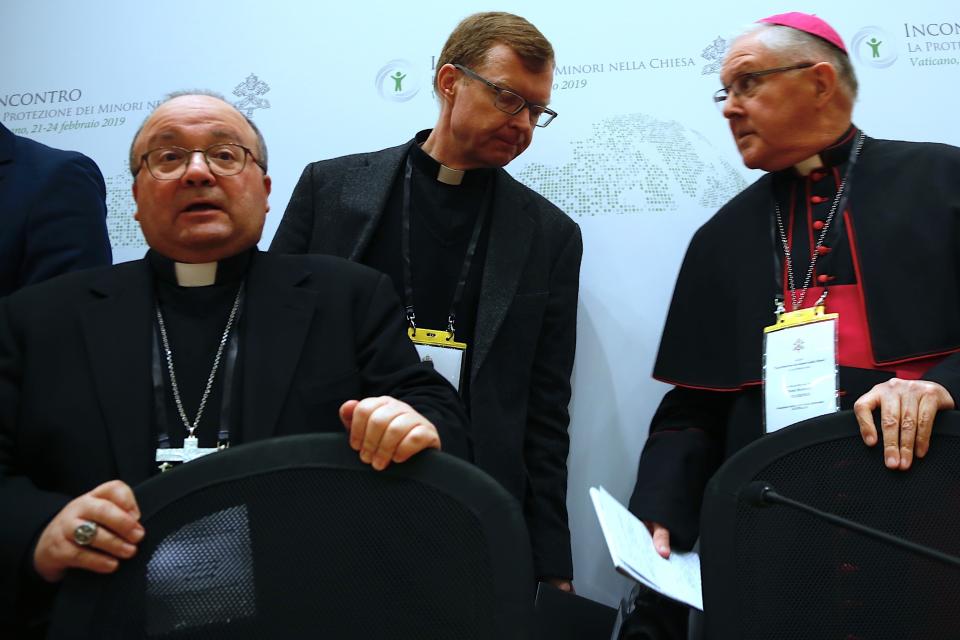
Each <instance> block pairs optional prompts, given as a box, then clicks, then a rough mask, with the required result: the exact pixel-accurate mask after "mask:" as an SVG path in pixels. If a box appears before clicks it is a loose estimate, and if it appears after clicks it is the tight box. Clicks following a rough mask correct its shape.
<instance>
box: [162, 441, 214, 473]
mask: <svg viewBox="0 0 960 640" xmlns="http://www.w3.org/2000/svg"><path fill="white" fill-rule="evenodd" d="M223 448H224V447H205V448H204V447H199V446H197V438H196V436H187V437H186V438H184V439H183V447H182V448H180V449H157V458H156V461H157V462H162V463H163V464H161V465H160V466H159V469H160V471H168V470H170V469H172V468H173V465H172V464H170V463H171V462H190V461H192V460H196V459H197V458H202V457H203V456H206V455H210V454H211V453H215V452H217V451H220V450H221V449H223Z"/></svg>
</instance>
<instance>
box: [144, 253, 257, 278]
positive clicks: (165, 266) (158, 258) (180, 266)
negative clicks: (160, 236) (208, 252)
mask: <svg viewBox="0 0 960 640" xmlns="http://www.w3.org/2000/svg"><path fill="white" fill-rule="evenodd" d="M254 251H255V249H248V250H247V251H244V252H242V253H238V254H237V255H235V256H230V257H229V258H224V259H223V260H220V261H219V262H209V263H204V264H187V263H183V262H175V261H173V260H171V259H170V258H168V257H166V256H164V255H161V254H160V253H158V252H156V251H154V250H153V249H150V250H149V251H147V262H148V263H149V265H150V267H151V268H152V269H153V272H154V273H155V274H156V275H157V278H159V279H160V280H163V281H164V282H167V283H170V284H175V285H178V286H181V287H203V286H209V285H212V284H226V283H232V282H240V281H241V280H242V279H243V278H244V276H245V275H246V273H247V269H248V268H249V266H250V259H251V257H252V256H253V253H254Z"/></svg>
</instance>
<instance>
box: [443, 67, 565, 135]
mask: <svg viewBox="0 0 960 640" xmlns="http://www.w3.org/2000/svg"><path fill="white" fill-rule="evenodd" d="M453 66H454V67H456V68H457V69H459V70H460V71H462V72H464V73H465V74H467V75H468V76H470V77H471V78H473V79H474V80H479V81H480V82H482V83H484V84H485V85H487V86H488V87H490V88H491V89H493V90H494V91H496V92H497V97H496V98H494V99H493V106H495V107H496V108H497V109H499V110H500V111H503V112H504V113H509V114H510V115H512V116H515V115H517V114H518V113H520V112H521V111H523V108H524V107H526V108H527V109H529V110H530V124H532V125H533V126H535V127H545V126H547V125H548V124H550V123H551V122H553V119H554V118H556V117H557V112H556V111H554V110H553V109H548V108H547V107H545V106H543V105H542V104H533V103H532V102H527V100H526V98H524V97H523V96H521V95H520V94H518V93H514V92H513V91H510V90H509V89H504V88H503V87H500V86H497V85H496V84H494V83H492V82H490V81H489V80H487V79H486V78H484V77H483V76H480V75H479V74H477V73H475V72H474V71H471V70H470V69H468V68H466V67H465V66H463V65H460V64H455V65H453Z"/></svg>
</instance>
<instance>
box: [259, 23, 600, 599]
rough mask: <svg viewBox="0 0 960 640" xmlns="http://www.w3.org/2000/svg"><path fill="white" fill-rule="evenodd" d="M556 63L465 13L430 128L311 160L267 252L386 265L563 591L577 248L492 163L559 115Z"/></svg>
mask: <svg viewBox="0 0 960 640" xmlns="http://www.w3.org/2000/svg"><path fill="white" fill-rule="evenodd" d="M553 70H554V55H553V48H552V47H551V45H550V43H549V42H548V41H547V40H546V38H544V37H543V34H541V33H540V32H539V31H538V30H537V29H536V27H534V26H533V25H532V24H530V23H529V22H527V21H526V20H524V19H523V18H521V17H519V16H515V15H511V14H507V13H479V14H476V15H473V16H470V17H468V18H466V19H465V20H464V21H463V22H461V23H460V24H459V25H458V26H457V28H456V29H455V30H454V31H453V33H452V34H451V35H450V37H449V39H448V40H447V43H446V45H444V48H443V51H442V52H441V54H440V58H439V60H438V61H437V71H436V77H435V78H434V88H435V91H436V95H437V98H438V100H439V103H440V116H439V118H438V120H437V124H436V126H435V127H434V128H433V129H432V130H429V131H422V132H420V133H419V134H417V135H416V137H415V138H414V139H413V140H411V141H409V142H407V143H406V144H403V145H401V146H399V147H394V148H391V149H385V150H382V151H378V152H375V153H366V154H359V155H353V156H346V157H343V158H335V159H332V160H325V161H321V162H315V163H313V164H310V165H309V166H307V168H306V169H305V170H304V172H303V175H302V177H301V178H300V182H299V183H298V184H297V186H296V188H295V189H294V192H293V196H292V198H291V200H290V204H289V206H288V207H287V210H286V213H285V214H284V218H283V221H282V222H281V224H280V227H279V229H278V230H277V234H276V236H275V238H274V240H273V244H272V245H271V247H270V249H271V251H275V252H281V253H327V254H333V255H338V256H342V257H346V258H349V259H351V260H354V261H358V262H362V263H364V264H367V265H370V266H372V267H375V268H377V269H379V270H381V271H383V272H385V273H387V274H388V275H390V276H391V278H392V279H393V283H394V287H395V288H396V290H397V292H398V293H399V295H400V297H401V298H402V299H403V302H404V304H405V306H406V316H407V320H408V324H409V329H410V331H409V334H410V335H411V337H412V338H413V339H414V341H415V342H417V343H418V351H420V353H421V356H422V357H427V356H429V357H431V359H432V360H433V361H434V362H439V360H440V359H441V358H450V359H451V360H452V362H453V364H452V365H450V364H447V365H445V369H446V372H447V373H446V375H447V377H448V379H450V380H451V382H452V383H453V384H454V385H455V386H457V387H458V389H459V391H460V395H461V397H462V398H463V400H464V403H465V405H466V406H467V407H468V408H469V412H470V419H471V423H472V425H473V436H474V438H473V439H474V453H475V461H476V463H477V464H478V465H479V466H480V467H481V468H482V469H484V470H485V471H487V472H488V473H490V474H491V475H492V476H493V477H494V478H496V479H497V480H499V481H500V482H501V483H502V484H503V486H504V487H506V488H507V489H508V490H509V491H510V492H511V493H513V494H514V495H515V496H516V497H517V498H518V499H519V500H520V501H521V502H522V504H523V506H524V510H525V513H526V520H527V527H528V529H529V530H530V537H531V543H532V547H533V553H534V564H535V568H536V572H537V575H538V577H539V578H541V579H545V580H549V581H551V582H553V583H554V584H556V585H557V586H559V587H561V588H563V589H567V590H569V589H570V588H571V579H572V576H573V566H572V562H571V556H570V532H569V527H568V525H567V509H566V489H567V453H568V450H569V438H568V435H567V426H568V424H569V414H568V411H567V404H568V402H569V399H570V374H571V370H572V367H573V357H574V347H575V343H576V314H577V292H578V285H579V282H578V281H579V272H580V257H581V253H582V250H583V246H582V242H581V238H580V229H579V228H578V227H577V225H576V223H574V222H573V221H572V220H571V219H570V218H568V217H567V216H566V215H565V214H564V213H563V212H562V211H560V210H559V209H558V208H557V207H555V206H554V205H552V204H551V203H549V202H548V201H547V200H546V199H544V198H543V197H542V196H540V195H539V194H537V193H535V192H534V191H532V190H531V189H529V188H527V187H525V186H524V185H522V184H520V183H519V182H517V181H516V180H514V179H513V178H512V177H510V175H509V174H508V173H507V172H506V171H504V170H503V168H502V167H504V166H505V165H506V164H507V163H509V162H510V161H511V160H513V159H514V158H515V157H517V156H518V155H520V153H522V152H523V151H524V150H525V149H526V148H527V146H528V145H529V144H530V141H531V138H532V135H533V131H534V128H535V127H536V126H540V127H545V126H546V125H547V124H549V123H550V121H551V120H552V119H553V118H554V117H555V116H556V113H555V112H553V111H552V110H551V109H549V108H547V107H546V106H545V105H546V104H547V103H549V101H550V92H551V88H552V86H553ZM437 344H439V345H441V347H440V348H436V345H437ZM443 347H447V348H445V349H444V348H443ZM450 347H453V348H450ZM451 352H453V355H452V356H451Z"/></svg>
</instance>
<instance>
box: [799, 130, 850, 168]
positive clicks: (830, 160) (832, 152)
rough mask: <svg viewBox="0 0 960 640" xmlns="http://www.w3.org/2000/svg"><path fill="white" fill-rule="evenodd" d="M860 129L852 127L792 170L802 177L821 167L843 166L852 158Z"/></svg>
mask: <svg viewBox="0 0 960 640" xmlns="http://www.w3.org/2000/svg"><path fill="white" fill-rule="evenodd" d="M858 131H859V129H857V127H856V126H855V125H852V124H851V125H850V127H849V128H848V129H847V130H846V131H845V132H844V133H843V135H842V136H840V137H839V138H837V139H836V140H835V141H834V142H833V143H832V144H831V145H830V146H828V147H827V148H825V149H823V150H822V151H821V152H820V153H818V154H817V155H815V156H811V157H809V158H807V159H806V160H804V161H803V162H798V163H797V164H795V165H794V166H793V167H791V168H792V169H795V170H796V173H799V174H800V175H802V176H805V175H808V174H809V173H810V172H811V171H813V170H814V169H819V168H821V167H824V168H826V167H836V166H838V165H841V164H843V163H844V162H846V161H847V159H849V158H850V152H851V151H853V141H854V140H855V139H856V137H857V132H858Z"/></svg>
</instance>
